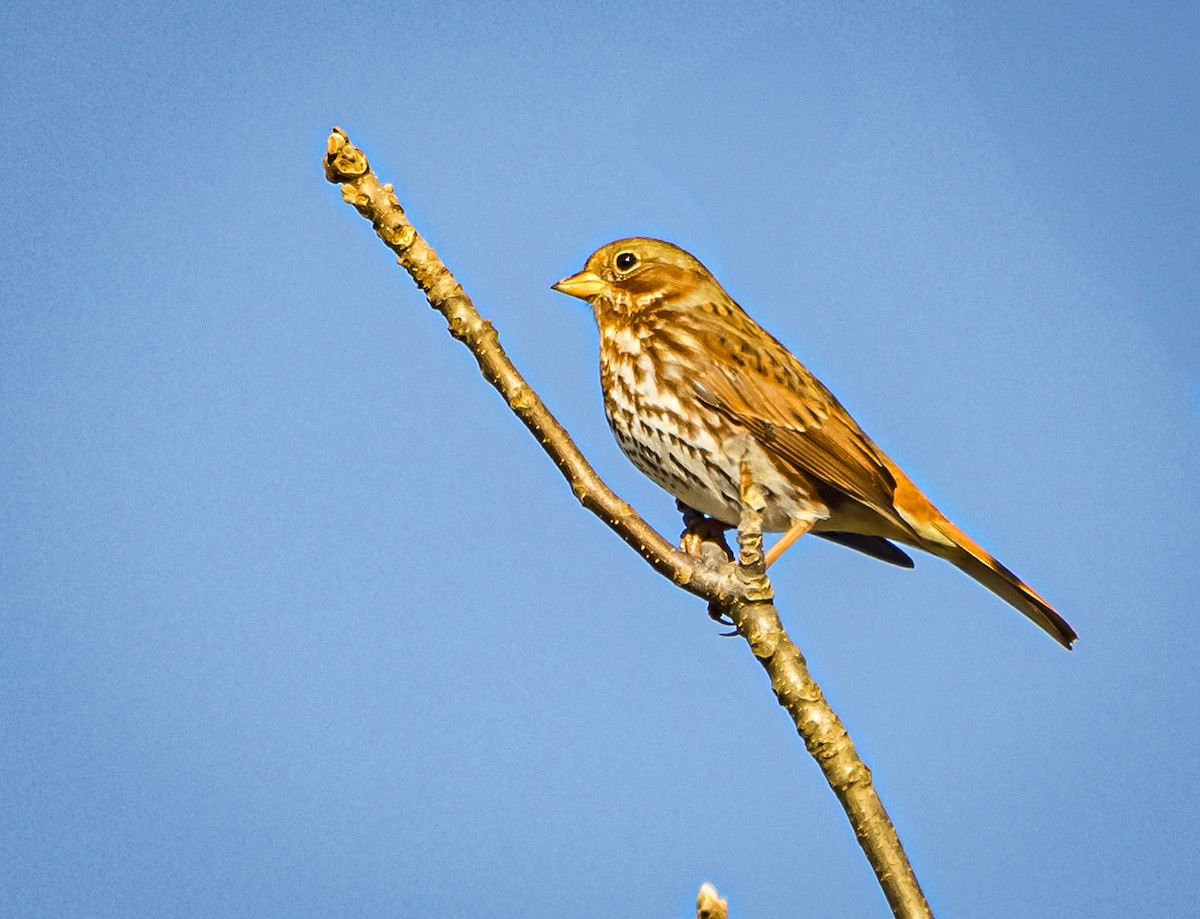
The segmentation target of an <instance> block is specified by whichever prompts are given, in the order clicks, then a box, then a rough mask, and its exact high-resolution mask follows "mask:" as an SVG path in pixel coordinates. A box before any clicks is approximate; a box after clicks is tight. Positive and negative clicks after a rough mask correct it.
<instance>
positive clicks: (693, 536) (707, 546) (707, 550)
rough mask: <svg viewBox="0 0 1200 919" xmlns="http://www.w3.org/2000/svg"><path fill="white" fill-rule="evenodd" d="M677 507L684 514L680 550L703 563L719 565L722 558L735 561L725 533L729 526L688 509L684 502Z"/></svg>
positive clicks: (677, 502) (693, 509)
mask: <svg viewBox="0 0 1200 919" xmlns="http://www.w3.org/2000/svg"><path fill="white" fill-rule="evenodd" d="M675 504H676V506H677V507H678V508H679V510H680V513H682V514H683V527H684V529H683V533H681V534H680V536H679V548H680V549H682V550H683V551H684V552H686V553H687V554H688V555H690V556H691V557H692V558H697V559H700V560H701V561H706V562H709V563H710V564H712V563H719V562H720V560H721V559H720V556H721V555H723V556H724V560H725V561H732V560H733V552H732V550H730V548H729V544H728V543H727V542H726V541H725V531H726V530H728V529H729V525H728V524H726V523H722V522H721V521H720V520H715V519H713V518H712V517H706V516H705V515H704V514H702V513H700V512H699V511H698V510H696V509H695V508H692V507H688V506H687V505H686V504H684V503H683V502H682V501H676V502H675Z"/></svg>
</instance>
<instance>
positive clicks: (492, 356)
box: [324, 128, 932, 919]
mask: <svg viewBox="0 0 1200 919" xmlns="http://www.w3.org/2000/svg"><path fill="white" fill-rule="evenodd" d="M324 165H325V176H326V178H327V179H328V180H329V181H330V182H333V183H335V184H340V185H341V188H342V197H343V199H344V200H345V201H346V202H347V203H349V204H352V205H354V207H355V208H356V209H357V210H358V212H359V213H360V214H362V215H363V216H364V217H366V218H367V219H368V220H370V221H371V225H372V226H373V227H374V228H375V232H376V233H377V234H378V235H379V238H380V239H382V240H383V242H384V243H385V244H386V245H387V246H388V248H390V249H391V250H392V251H393V252H395V253H396V260H397V262H398V263H399V264H400V266H401V267H403V268H404V269H405V270H406V271H407V272H408V273H409V275H411V276H412V279H413V280H414V281H416V283H417V286H418V287H420V288H421V290H423V291H424V292H425V295H426V297H427V298H428V300H429V305H430V306H432V307H433V308H434V309H435V310H437V311H438V312H440V313H441V314H442V315H443V316H444V317H445V318H446V322H447V323H448V325H449V329H450V334H451V335H452V336H454V338H456V339H458V340H459V341H461V342H462V343H463V344H464V345H466V346H467V348H468V349H470V351H471V353H472V354H473V355H474V356H475V360H476V361H477V362H478V364H479V369H480V370H481V371H482V373H483V376H484V378H485V379H486V380H487V381H488V382H489V383H491V384H492V386H494V387H495V388H496V390H497V391H498V392H499V393H500V395H501V396H502V397H503V398H504V401H505V402H506V403H507V404H508V406H509V408H511V409H512V410H513V412H514V413H515V414H516V415H517V417H518V418H520V419H521V421H522V422H523V423H524V424H525V426H526V427H527V428H529V430H530V432H531V433H532V434H533V435H534V437H536V438H537V440H538V443H540V444H541V445H542V449H544V450H545V451H546V453H547V454H549V456H550V458H551V459H552V460H553V461H554V463H555V465H556V466H558V468H559V470H560V471H561V472H562V474H563V476H564V478H566V480H567V482H568V483H569V484H570V486H571V491H572V493H574V495H575V497H576V498H577V499H578V500H579V501H580V503H581V504H583V506H584V507H586V508H587V509H588V510H590V511H592V512H593V513H594V514H596V516H598V517H599V518H600V519H601V520H603V521H604V522H605V523H606V524H607V525H608V526H609V528H610V529H612V530H613V531H614V532H616V533H617V535H618V536H620V537H621V538H622V539H623V540H625V542H627V543H628V544H629V545H630V546H632V547H633V549H634V550H635V551H637V553H638V554H639V555H640V556H641V557H642V558H643V559H645V560H646V561H647V562H648V563H649V564H650V565H651V567H653V568H654V570H655V571H657V572H658V573H659V574H661V575H663V576H664V577H667V578H670V579H671V580H672V581H673V582H674V583H675V584H677V585H679V586H680V587H682V588H683V589H685V590H687V591H689V592H691V593H693V594H695V595H696V596H698V597H702V598H704V599H705V600H707V601H709V609H710V614H712V615H714V616H720V617H723V618H724V619H726V620H728V621H730V622H732V623H733V624H734V625H735V626H736V627H737V630H738V633H739V634H740V635H741V636H742V637H743V638H744V639H745V640H746V642H747V643H748V644H749V645H750V649H751V651H752V652H753V653H754V656H755V658H757V660H758V662H759V663H760V664H761V665H762V667H763V669H764V670H766V672H767V675H768V676H769V677H770V680H771V688H772V690H774V692H775V696H776V698H777V699H778V700H779V704H780V705H782V706H783V708H784V709H785V710H786V711H787V712H788V714H789V715H791V717H792V721H793V723H794V724H795V727H796V730H797V732H798V733H799V734H800V737H801V738H802V739H803V740H804V743H805V746H806V747H807V748H808V751H809V753H810V754H812V756H813V758H814V759H815V760H816V761H817V764H818V765H819V766H820V767H821V771H822V772H823V773H824V774H825V778H826V780H827V781H828V782H829V785H830V787H831V788H832V789H833V791H834V793H835V794H836V795H837V797H838V799H839V800H840V801H841V802H842V806H843V808H844V809H845V811H846V815H847V817H849V819H850V823H851V825H852V826H853V828H854V832H855V834H856V835H857V836H858V840H859V843H860V844H861V845H862V847H863V851H864V852H865V853H866V855H867V859H868V861H870V863H871V867H872V868H873V869H874V871H875V875H876V877H877V878H878V879H879V884H880V886H881V887H882V888H883V892H884V895H885V896H886V897H887V900H888V903H889V904H890V905H891V908H892V912H893V914H894V915H895V916H897V917H906V919H908V917H912V919H916V917H931V916H932V913H931V912H930V910H929V905H928V903H927V902H926V901H925V896H924V894H923V893H922V892H921V888H920V885H919V884H918V883H917V879H916V876H915V875H914V874H913V871H912V867H911V866H910V865H909V863H908V859H907V858H906V857H905V854H904V849H903V848H902V847H901V845H900V840H899V837H898V836H897V835H896V830H895V828H894V827H893V826H892V822H891V820H890V819H889V817H888V815H887V812H886V811H885V810H884V807H883V804H882V802H881V801H880V800H879V796H878V795H877V794H876V793H875V788H874V785H873V784H872V782H871V771H870V770H869V769H868V768H867V767H866V765H865V764H864V763H863V762H862V760H861V759H859V757H858V754H857V752H856V751H855V749H854V744H853V743H852V742H851V740H850V736H849V734H847V733H846V729H845V727H844V726H843V725H842V722H841V720H840V719H839V718H838V716H837V715H836V714H835V713H834V711H833V709H832V708H830V706H829V703H828V702H826V700H825V697H824V695H823V694H822V692H821V688H820V687H819V686H818V685H817V684H816V682H815V681H814V680H813V678H812V676H811V675H810V674H809V672H808V667H807V665H806V663H805V660H804V656H803V655H802V654H801V653H800V651H799V649H798V648H797V647H796V646H795V644H793V642H792V640H791V639H790V638H789V637H788V634H787V632H786V631H785V630H784V628H783V623H782V622H781V621H780V619H779V614H778V612H777V610H776V609H775V604H774V602H773V593H772V588H771V583H770V581H769V580H768V578H767V574H766V565H765V562H764V560H763V552H762V514H763V508H764V503H765V502H764V497H763V492H762V489H761V488H760V487H759V486H757V485H755V484H754V483H753V482H752V481H750V479H749V476H748V475H746V474H743V477H742V503H743V513H742V520H741V526H740V527H739V533H738V547H739V556H738V560H737V562H724V561H723V559H724V558H726V557H727V552H728V550H727V549H725V548H717V549H714V547H713V545H712V543H711V542H710V541H709V540H708V537H705V536H704V535H703V534H701V536H700V539H699V540H698V544H697V545H696V546H695V548H696V549H697V552H696V556H699V557H695V556H693V555H689V554H686V553H684V552H681V551H680V550H679V549H677V548H676V547H675V546H674V545H672V544H671V543H670V542H668V541H667V540H666V539H664V538H663V537H662V536H661V535H660V534H659V533H658V532H657V531H656V530H655V529H654V528H653V527H651V526H650V525H649V524H648V523H647V522H646V521H645V520H643V519H642V518H641V517H640V516H639V515H638V514H637V512H636V511H634V509H633V508H632V507H630V506H629V505H628V504H627V503H626V502H625V501H623V500H621V499H620V498H619V497H618V496H617V495H616V494H615V493H614V492H613V491H612V490H611V489H610V488H609V487H608V486H607V485H606V484H605V483H604V482H603V481H602V480H601V479H600V477H599V476H598V475H597V474H596V472H595V470H593V469H592V467H591V465H590V464H589V463H588V462H587V460H586V459H584V457H583V454H582V453H580V452H579V448H578V447H576V446H575V444H574V442H573V441H572V440H571V438H570V436H569V435H568V434H567V432H566V430H565V429H564V428H563V427H562V425H561V424H559V423H558V421H557V419H555V418H554V416H553V415H552V414H551V413H550V410H549V409H547V408H546V406H545V404H544V403H543V402H542V400H541V399H540V398H539V397H538V395H537V393H535V392H534V391H533V389H532V388H531V387H530V386H529V384H528V383H526V382H525V380H524V379H523V378H522V376H521V374H520V373H519V372H518V371H517V368H516V367H515V366H514V365H513V363H512V361H511V360H510V359H509V357H508V355H507V354H506V353H505V352H504V350H503V349H502V348H501V347H500V341H499V338H498V336H497V335H496V330H495V329H494V328H493V327H492V324H491V323H490V322H488V321H487V320H485V319H483V318H482V317H481V316H480V315H479V313H478V312H477V311H476V309H475V306H474V304H473V303H472V302H471V299H470V297H468V296H467V294H466V292H465V291H464V290H463V288H462V285H460V284H459V283H458V281H457V280H455V278H454V276H453V275H452V274H451V273H450V270H449V269H448V268H447V267H446V266H445V265H444V264H443V263H442V261H441V259H439V258H438V256H437V253H436V252H434V251H433V249H432V248H431V247H430V246H429V244H428V243H427V242H426V241H425V240H424V238H422V236H421V235H420V234H419V233H418V232H417V230H416V228H415V227H413V225H412V224H411V223H410V222H409V220H408V218H407V217H406V216H405V214H404V209H403V208H402V207H401V206H400V203H399V202H398V201H397V200H396V196H395V194H394V193H393V190H392V186H391V185H390V184H387V185H384V184H381V183H380V182H379V180H378V179H377V178H376V177H375V174H374V173H373V172H371V168H370V165H369V164H368V163H367V158H366V157H365V156H364V155H363V153H362V151H360V150H359V149H357V148H356V147H354V146H353V145H352V144H351V143H350V139H349V137H347V135H346V134H345V133H344V132H343V131H342V130H341V129H340V128H334V129H333V133H332V134H331V135H330V137H329V142H328V148H327V152H326V155H325V159H324ZM702 893H703V891H702ZM713 894H714V895H715V891H713ZM718 899H719V898H718ZM697 908H698V909H699V903H698V904H697ZM713 915H716V914H715V913H714V914H713Z"/></svg>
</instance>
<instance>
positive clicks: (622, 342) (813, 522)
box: [554, 238, 1076, 648]
mask: <svg viewBox="0 0 1200 919" xmlns="http://www.w3.org/2000/svg"><path fill="white" fill-rule="evenodd" d="M554 289H555V290H558V291H561V292H562V293H565V294H569V295H571V296H572V297H578V298H580V299H582V300H587V301H589V302H590V303H591V305H592V309H593V310H594V312H595V315H596V324H597V326H598V327H599V329H600V383H601V386H602V388H603V390H604V409H605V413H606V414H607V415H608V423H609V425H610V426H611V427H612V430H613V433H614V434H615V435H616V438H617V443H618V444H619V445H620V447H621V449H622V450H623V451H624V452H625V454H626V455H627V456H628V457H629V458H630V459H631V460H632V461H633V463H634V465H636V466H637V467H638V468H639V469H640V470H641V471H642V472H644V473H645V474H646V475H648V476H649V477H650V478H651V479H653V480H654V481H655V482H657V483H658V484H659V485H660V486H662V487H663V488H665V489H666V490H667V491H669V492H670V493H671V494H673V495H675V497H676V498H678V499H679V500H680V501H681V502H683V503H684V504H686V505H688V506H689V507H691V508H693V509H695V510H697V511H699V512H701V513H703V514H707V515H708V516H710V517H712V518H713V519H715V520H717V521H720V522H721V523H724V524H728V525H730V526H735V525H736V524H737V522H738V519H739V516H740V513H741V497H740V488H739V481H740V474H741V472H742V470H743V469H748V470H749V472H750V474H751V475H752V476H753V478H754V480H755V481H756V482H757V483H758V484H759V485H760V486H762V487H763V488H764V490H765V491H766V494H767V509H766V515H765V518H764V527H765V528H766V529H767V530H768V531H771V532H782V533H783V534H784V535H783V537H782V538H781V539H780V540H779V542H777V543H776V544H775V545H774V546H773V547H772V548H771V551H770V552H768V553H767V561H768V564H769V563H770V562H772V561H774V560H775V559H777V558H778V557H779V555H780V554H781V553H782V552H783V551H784V550H785V549H786V548H787V547H788V546H789V545H791V544H792V543H793V542H794V541H795V540H796V539H797V538H799V537H800V536H802V535H804V534H805V533H807V532H809V531H810V530H811V531H812V532H814V533H815V534H816V535H818V536H822V537H825V538H826V539H829V540H832V541H834V542H838V543H841V544H843V545H846V546H849V547H851V548H854V549H857V550H859V551H860V552H865V553H866V554H868V555H872V556H874V557H876V558H879V559H882V560H884V561H887V562H892V563H893V564H897V565H902V566H904V567H908V568H911V567H912V560H911V559H910V558H909V557H908V555H907V554H905V552H904V551H903V550H902V549H900V548H899V547H898V546H896V545H895V544H894V543H893V542H892V540H894V541H895V542H899V543H902V544H904V545H907V546H912V547H914V548H917V549H923V550H924V551H926V552H930V553H932V554H934V555H938V556H940V557H942V558H944V559H946V560H947V561H948V562H950V563H951V564H953V565H955V566H957V567H958V568H961V569H962V570H963V571H965V572H966V573H967V574H969V575H970V576H971V577H973V578H974V579H975V580H977V581H978V582H979V583H981V584H982V585H983V586H984V587H986V588H988V589H989V590H991V591H992V592H994V593H996V594H997V595H999V596H1000V597H1001V598H1003V599H1004V600H1006V601H1008V602H1009V603H1010V604H1012V605H1013V606H1014V607H1016V608H1017V609H1018V610H1020V611H1021V612H1022V613H1024V614H1025V615H1026V616H1028V617H1029V618H1030V619H1032V620H1033V621H1034V622H1035V623H1037V624H1038V625H1039V626H1040V627H1041V628H1043V629H1044V630H1045V631H1046V632H1048V633H1049V634H1050V635H1051V636H1052V637H1053V638H1055V639H1056V640H1057V641H1058V642H1059V643H1061V644H1062V645H1063V646H1064V647H1067V648H1069V647H1070V646H1071V643H1072V642H1073V641H1074V640H1075V638H1076V635H1075V631H1074V630H1073V629H1072V628H1071V626H1070V625H1068V624H1067V622H1066V620H1064V619H1063V618H1062V616H1060V615H1059V614H1058V613H1057V612H1055V610H1054V608H1053V607H1052V606H1050V604H1049V603H1047V602H1046V601H1045V600H1043V599H1042V598H1041V597H1040V596H1039V595H1038V594H1037V593H1036V592H1035V591H1034V590H1033V588H1031V587H1030V586H1029V585H1027V584H1026V583H1025V582H1024V581H1022V580H1021V579H1020V578H1018V577H1017V576H1016V575H1015V574H1013V573H1012V572H1011V571H1009V570H1008V569H1007V568H1005V567H1004V566H1003V565H1001V564H1000V563H999V562H998V561H996V559H995V558H993V557H992V556H991V555H990V554H989V553H988V552H987V551H986V550H984V549H983V548H982V547H981V546H979V545H978V544H977V543H975V542H974V541H973V540H972V539H971V538H970V537H969V536H967V535H966V534H965V533H963V532H962V530H960V529H959V528H958V527H956V526H955V525H954V524H953V523H951V522H950V521H949V520H948V519H946V517H945V515H943V514H942V512H941V511H939V510H938V509H937V508H936V507H934V506H933V504H932V503H931V502H930V501H929V499H928V498H926V497H925V496H924V495H923V494H922V493H921V491H920V490H919V489H918V488H917V486H916V485H914V484H913V483H912V481H911V480H910V479H909V478H908V476H906V475H905V474H904V473H903V472H902V471H901V470H900V468H899V467H898V466H897V465H896V464H895V463H894V462H892V460H890V459H889V458H888V457H887V455H886V454H885V453H884V452H883V451H882V450H880V449H879V447H877V446H876V445H875V443H874V442H873V441H872V440H871V439H870V438H869V437H867V435H866V434H865V433H864V432H863V430H862V428H860V427H859V426H858V424H857V423H856V422H855V421H854V419H853V418H851V417H850V413H849V412H847V411H846V409H845V408H843V407H842V404H841V403H840V402H838V400H837V399H835V398H834V396H833V394H832V393H831V392H830V391H829V390H828V389H826V388H825V387H824V386H823V385H822V384H821V382H820V381H819V380H818V379H817V378H816V377H815V376H813V375H812V374H811V373H810V372H809V371H808V370H807V369H806V368H805V367H804V366H803V365H802V364H801V363H800V362H799V361H798V360H796V358H795V357H794V356H792V354H791V353H790V352H789V351H788V350H787V349H786V348H785V347H784V346H783V345H781V344H780V343H779V342H778V341H776V340H775V339H774V338H773V337H772V336H771V335H770V334H769V333H768V332H766V331H765V330H764V329H763V328H761V327H760V326H759V325H758V324H757V323H756V322H755V321H754V320H753V319H751V318H750V317H749V316H748V315H747V314H746V313H745V312H744V311H743V310H742V308H741V307H740V306H738V305H737V303H735V302H734V301H733V298H731V297H730V296H729V294H727V293H726V292H725V290H724V289H723V288H722V287H721V285H720V284H719V283H717V280H716V278H714V277H713V276H712V274H710V273H709V271H708V269H707V268H705V267H704V266H703V265H702V264H701V263H700V262H699V261H698V260H697V259H695V258H694V257H693V256H691V255H689V254H688V253H687V252H685V251H683V250H682V249H680V248H679V247H678V246H674V245H672V244H671V243H668V242H663V241H661V240H657V239H643V238H633V239H621V240H618V241H616V242H613V243H609V244H608V245H607V246H604V247H603V248H601V249H598V250H596V252H594V253H593V254H592V255H591V257H590V258H588V260H587V264H586V265H584V268H583V271H581V272H579V273H578V274H574V275H572V276H571V277H569V278H564V279H563V280H561V281H559V282H558V283H557V284H555V285H554Z"/></svg>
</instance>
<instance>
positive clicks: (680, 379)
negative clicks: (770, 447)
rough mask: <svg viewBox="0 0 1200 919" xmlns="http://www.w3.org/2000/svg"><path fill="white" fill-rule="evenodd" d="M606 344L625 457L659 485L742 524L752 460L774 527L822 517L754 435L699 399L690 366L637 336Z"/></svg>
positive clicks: (610, 393)
mask: <svg viewBox="0 0 1200 919" xmlns="http://www.w3.org/2000/svg"><path fill="white" fill-rule="evenodd" d="M601 345H602V347H601V354H600V380H601V386H602V388H603V391H604V410H605V414H606V416H607V417H608V423H609V426H610V427H611V429H612V432H613V435H614V436H615V437H616V440H617V444H618V445H619V446H620V447H621V450H622V451H623V452H624V453H625V455H626V456H628V457H629V459H630V460H631V461H632V462H633V464H634V465H635V466H637V467H638V469H640V470H641V471H642V472H643V473H645V474H646V475H647V476H648V477H649V478H650V479H652V480H653V481H654V482H655V483H657V484H658V485H659V486H661V487H662V488H665V489H666V490H667V491H668V492H670V493H671V494H673V495H675V497H677V498H679V499H680V500H681V501H683V502H684V503H686V504H688V505H689V506H690V507H693V508H695V509H696V510H698V511H701V512H703V513H705V514H708V515H709V516H710V517H715V518H717V519H718V520H721V521H723V522H725V523H730V524H736V523H737V521H738V517H739V515H740V511H741V497H740V489H739V484H738V483H739V478H740V467H741V463H742V462H749V463H750V468H751V472H752V474H753V475H754V478H755V481H758V482H759V483H760V484H762V485H763V486H764V487H766V489H767V491H768V495H769V498H768V508H767V520H766V527H767V529H769V530H784V529H787V527H788V525H789V522H790V521H791V520H793V519H795V518H796V517H798V516H821V513H820V511H819V510H815V509H813V508H811V507H809V506H808V505H809V502H807V501H801V500H797V499H798V497H799V496H798V495H797V493H796V489H795V488H794V486H793V484H792V483H790V482H789V481H788V480H787V479H786V478H785V477H784V476H783V475H782V474H781V473H780V472H779V471H778V470H777V469H776V467H775V466H774V464H773V463H772V462H771V461H770V459H769V458H768V456H767V454H766V453H765V452H764V451H763V450H762V448H761V447H760V446H759V445H758V444H757V443H755V442H754V441H753V440H752V438H750V437H749V435H747V434H746V433H745V432H744V431H742V430H740V429H738V428H737V427H736V426H735V425H733V424H731V423H730V422H729V421H728V420H726V419H724V418H723V417H722V416H720V415H718V414H717V413H716V412H714V411H713V410H712V409H711V408H709V407H708V406H705V405H703V404H702V403H701V402H700V401H699V399H698V398H697V397H696V394H695V390H694V389H693V387H692V385H691V380H692V379H693V378H694V376H695V374H694V373H689V372H688V368H686V367H683V366H681V365H680V364H678V363H671V362H667V361H664V359H663V357H662V356H661V355H660V354H657V353H655V351H654V350H652V349H651V348H648V347H645V346H643V342H642V340H641V339H638V338H637V336H636V335H632V334H626V335H615V334H614V335H612V336H609V337H607V338H605V337H603V336H602V341H601ZM605 345H607V347H605Z"/></svg>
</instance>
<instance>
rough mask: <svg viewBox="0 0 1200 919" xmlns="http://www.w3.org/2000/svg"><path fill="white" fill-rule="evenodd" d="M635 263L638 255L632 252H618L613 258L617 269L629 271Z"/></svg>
mask: <svg viewBox="0 0 1200 919" xmlns="http://www.w3.org/2000/svg"><path fill="white" fill-rule="evenodd" d="M637 263H638V257H637V256H636V255H634V254H633V253H632V252H618V253H617V257H616V258H615V259H613V264H614V265H616V266H617V270H618V271H629V270H630V269H631V268H633V266H634V265H636V264H637Z"/></svg>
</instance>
